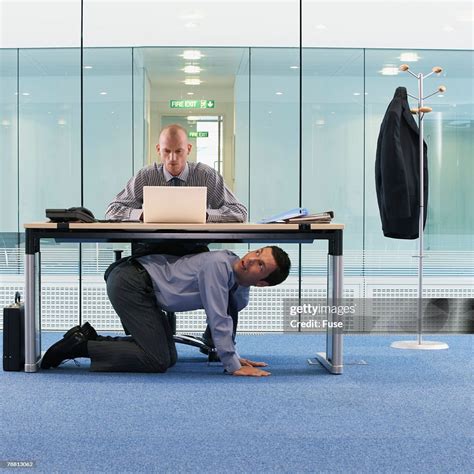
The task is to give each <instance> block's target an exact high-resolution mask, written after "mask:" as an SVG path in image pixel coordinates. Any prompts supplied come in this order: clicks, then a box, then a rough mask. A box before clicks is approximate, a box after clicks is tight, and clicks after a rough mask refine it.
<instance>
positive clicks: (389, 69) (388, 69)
mask: <svg viewBox="0 0 474 474" xmlns="http://www.w3.org/2000/svg"><path fill="white" fill-rule="evenodd" d="M378 72H379V73H380V74H382V76H396V75H397V74H398V73H399V69H398V67H397V66H394V65H393V64H387V65H386V66H384V67H383V68H382V69H381V70H380V71H378Z"/></svg>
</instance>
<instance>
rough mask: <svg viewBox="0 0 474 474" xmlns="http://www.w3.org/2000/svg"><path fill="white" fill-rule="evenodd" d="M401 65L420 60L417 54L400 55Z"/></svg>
mask: <svg viewBox="0 0 474 474" xmlns="http://www.w3.org/2000/svg"><path fill="white" fill-rule="evenodd" d="M398 59H400V61H401V62H402V63H415V62H416V61H418V59H420V56H418V53H413V52H408V53H402V54H400V56H399V58H398Z"/></svg>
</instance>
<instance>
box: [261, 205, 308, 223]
mask: <svg viewBox="0 0 474 474" xmlns="http://www.w3.org/2000/svg"><path fill="white" fill-rule="evenodd" d="M307 215H308V209H306V208H305V207H295V209H290V210H288V211H285V212H280V213H279V214H275V215H274V216H271V217H268V218H267V219H262V220H260V221H258V222H257V224H271V223H272V222H282V221H285V220H286V219H291V218H292V217H304V216H307Z"/></svg>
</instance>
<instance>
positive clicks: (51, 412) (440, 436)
mask: <svg viewBox="0 0 474 474" xmlns="http://www.w3.org/2000/svg"><path fill="white" fill-rule="evenodd" d="M58 337H59V335H58V334H57V333H56V334H52V333H47V334H44V335H43V348H46V347H48V346H49V345H50V344H51V343H53V342H54V341H55V340H57V339H58ZM412 337H413V336H408V337H407V336H404V337H393V336H391V337H381V336H356V335H352V336H346V337H345V340H344V343H345V361H346V362H351V360H360V359H363V360H365V361H367V362H368V365H366V366H361V365H348V366H346V367H345V373H344V374H343V375H340V376H335V375H330V374H328V373H326V371H325V370H324V369H323V368H321V367H319V366H308V365H307V363H306V358H308V357H312V356H313V355H314V353H315V352H316V351H321V350H324V337H323V336H319V335H265V336H239V343H238V348H239V351H240V353H241V354H242V356H243V357H249V358H253V359H254V360H264V361H266V362H268V363H269V364H270V367H269V369H270V370H271V372H272V374H273V375H272V376H271V377H268V378H265V379H254V378H245V377H244V378H242V377H232V376H227V375H223V373H222V368H221V367H219V366H211V367H208V366H207V365H206V363H205V362H204V358H203V356H202V355H201V354H199V352H197V350H196V349H193V348H188V347H183V346H179V355H180V361H179V362H178V364H177V366H175V367H174V368H172V369H171V370H170V371H169V372H168V373H166V374H94V373H90V372H88V370H87V367H88V361H87V360H86V359H81V360H80V361H81V366H80V367H76V366H75V365H74V364H73V363H72V362H69V363H67V364H66V365H64V366H63V367H61V368H60V369H56V370H50V371H43V372H41V373H37V374H25V373H14V372H2V373H1V375H0V392H1V397H0V413H1V444H0V461H6V460H21V461H35V462H36V471H39V472H67V473H72V472H106V471H113V472H190V471H192V472H196V471H208V472H211V473H214V472H216V473H217V472H219V473H220V472H225V473H246V472H262V473H266V472H268V473H270V472H292V473H294V472H298V473H299V472H346V473H347V472H358V473H360V472H362V473H363V472H368V473H370V472H383V473H385V472H397V473H400V472H417V473H422V472H463V473H466V472H473V471H474V463H473V457H472V454H473V449H472V446H473V445H472V437H473V426H474V423H473V421H474V420H473V412H472V408H473V405H472V394H473V365H474V364H473V350H472V342H473V337H472V336H466V335H464V336H436V337H435V338H434V339H435V340H440V341H445V342H447V343H448V344H449V346H450V348H449V349H448V350H444V351H405V350H396V349H392V348H390V342H392V341H393V340H399V339H401V340H406V339H408V340H410V339H411V338H412ZM426 339H427V340H428V339H433V338H429V337H427V338H426ZM83 361H84V362H83Z"/></svg>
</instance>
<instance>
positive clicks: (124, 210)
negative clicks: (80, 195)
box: [105, 162, 247, 222]
mask: <svg viewBox="0 0 474 474" xmlns="http://www.w3.org/2000/svg"><path fill="white" fill-rule="evenodd" d="M172 178H173V176H172V175H171V174H170V173H168V172H167V170H166V169H164V168H163V164H158V163H153V164H152V165H150V166H147V167H145V168H143V169H141V170H140V171H139V172H138V173H137V174H136V175H135V176H133V177H132V178H131V179H130V180H129V181H128V183H127V184H126V186H125V188H124V189H123V190H122V191H120V193H119V194H117V196H116V197H115V199H114V200H113V201H112V202H111V203H110V204H109V207H108V208H107V211H106V214H105V217H106V219H117V220H124V221H126V220H139V219H140V217H141V215H142V212H143V211H142V205H143V186H173V183H172V182H171V179H172ZM178 178H179V179H180V180H181V181H182V183H181V184H182V185H183V186H205V187H207V222H246V221H247V208H246V207H245V206H244V205H243V204H242V203H240V202H239V201H238V200H237V198H236V197H235V195H234V194H233V193H232V191H230V189H229V188H228V187H227V186H226V184H225V182H224V178H222V176H221V175H220V174H219V173H218V172H217V171H215V170H214V169H213V168H211V167H210V166H207V165H205V164H204V163H194V162H188V163H186V167H185V168H184V170H183V171H182V173H181V174H180V175H179V176H178Z"/></svg>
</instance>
